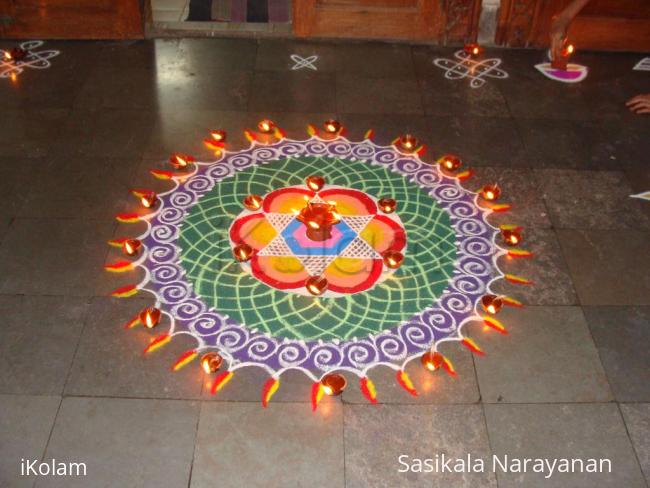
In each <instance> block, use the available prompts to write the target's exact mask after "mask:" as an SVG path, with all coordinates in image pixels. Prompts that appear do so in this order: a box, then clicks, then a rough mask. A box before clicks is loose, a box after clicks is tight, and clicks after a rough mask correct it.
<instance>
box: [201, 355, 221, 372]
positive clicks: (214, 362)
mask: <svg viewBox="0 0 650 488" xmlns="http://www.w3.org/2000/svg"><path fill="white" fill-rule="evenodd" d="M221 363H223V358H222V357H221V355H220V354H218V353H216V352H207V353H205V354H204V355H203V356H201V368H203V371H205V373H206V374H212V373H216V372H217V371H219V368H220V367H221Z"/></svg>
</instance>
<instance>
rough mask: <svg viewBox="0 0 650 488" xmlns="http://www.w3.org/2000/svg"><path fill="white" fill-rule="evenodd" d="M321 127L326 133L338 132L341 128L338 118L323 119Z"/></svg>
mask: <svg viewBox="0 0 650 488" xmlns="http://www.w3.org/2000/svg"><path fill="white" fill-rule="evenodd" d="M323 128H324V129H325V132H327V133H328V134H338V133H339V131H340V130H341V123H340V122H339V121H338V120H334V119H329V120H326V121H325V123H324V124H323Z"/></svg>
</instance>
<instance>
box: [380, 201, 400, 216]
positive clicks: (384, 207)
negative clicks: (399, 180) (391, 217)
mask: <svg viewBox="0 0 650 488" xmlns="http://www.w3.org/2000/svg"><path fill="white" fill-rule="evenodd" d="M377 204H378V205H379V208H380V209H381V211H382V212H384V213H387V214H388V213H393V212H394V211H395V209H396V208H397V202H396V201H395V199H394V198H380V199H379V201H378V202H377Z"/></svg>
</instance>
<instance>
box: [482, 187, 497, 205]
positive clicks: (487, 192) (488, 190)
mask: <svg viewBox="0 0 650 488" xmlns="http://www.w3.org/2000/svg"><path fill="white" fill-rule="evenodd" d="M499 195H501V188H499V185H497V184H496V183H495V184H494V185H485V186H484V187H483V188H481V196H482V197H483V198H484V199H485V200H487V201H489V202H493V201H494V200H496V199H497V198H499Z"/></svg>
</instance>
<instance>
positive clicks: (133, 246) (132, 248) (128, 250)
mask: <svg viewBox="0 0 650 488" xmlns="http://www.w3.org/2000/svg"><path fill="white" fill-rule="evenodd" d="M141 247H142V242H141V241H140V240H138V239H127V240H125V241H124V243H123V244H122V251H123V252H124V254H126V255H127V256H136V255H137V254H138V252H139V251H140V248H141Z"/></svg>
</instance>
